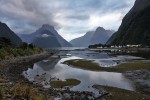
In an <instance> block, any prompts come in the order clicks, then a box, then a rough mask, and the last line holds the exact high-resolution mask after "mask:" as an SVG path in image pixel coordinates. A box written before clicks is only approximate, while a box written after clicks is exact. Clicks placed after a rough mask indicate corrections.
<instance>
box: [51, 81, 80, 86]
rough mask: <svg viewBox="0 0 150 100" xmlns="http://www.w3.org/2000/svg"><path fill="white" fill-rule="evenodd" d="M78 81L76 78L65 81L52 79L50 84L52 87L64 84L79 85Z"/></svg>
mask: <svg viewBox="0 0 150 100" xmlns="http://www.w3.org/2000/svg"><path fill="white" fill-rule="evenodd" d="M79 84H80V81H79V80H77V79H66V81H52V82H50V85H51V86H52V87H53V88H63V87H65V86H76V85H79Z"/></svg>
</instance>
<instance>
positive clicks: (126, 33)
mask: <svg viewBox="0 0 150 100" xmlns="http://www.w3.org/2000/svg"><path fill="white" fill-rule="evenodd" d="M107 44H111V45H127V44H143V45H150V0H136V2H135V4H134V6H133V8H132V9H131V10H130V11H129V13H128V14H127V15H126V16H125V17H124V19H123V21H122V24H121V26H120V28H119V30H118V31H117V32H116V33H114V34H113V36H112V37H111V38H110V39H109V40H108V41H107Z"/></svg>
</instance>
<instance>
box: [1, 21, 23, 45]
mask: <svg viewBox="0 0 150 100" xmlns="http://www.w3.org/2000/svg"><path fill="white" fill-rule="evenodd" d="M0 38H7V39H9V40H10V42H11V44H13V45H20V44H21V43H22V40H21V39H20V38H19V37H18V36H17V35H16V34H15V33H14V32H13V31H12V30H11V29H10V28H9V27H8V26H7V25H6V24H5V23H2V22H0Z"/></svg>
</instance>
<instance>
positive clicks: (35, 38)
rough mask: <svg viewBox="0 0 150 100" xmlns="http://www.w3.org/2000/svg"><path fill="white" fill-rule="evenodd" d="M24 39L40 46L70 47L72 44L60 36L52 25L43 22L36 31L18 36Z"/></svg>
mask: <svg viewBox="0 0 150 100" xmlns="http://www.w3.org/2000/svg"><path fill="white" fill-rule="evenodd" d="M20 37H21V38H22V39H23V40H24V41H26V42H28V43H33V44H34V45H35V46H37V47H41V48H54V47H71V46H72V45H71V44H70V43H69V42H67V41H66V40H65V39H64V38H62V37H61V36H60V35H59V34H58V32H57V31H56V30H55V29H54V27H53V26H50V25H48V24H44V25H43V26H42V27H41V28H40V29H38V30H37V31H36V32H34V33H32V34H28V35H21V36H20Z"/></svg>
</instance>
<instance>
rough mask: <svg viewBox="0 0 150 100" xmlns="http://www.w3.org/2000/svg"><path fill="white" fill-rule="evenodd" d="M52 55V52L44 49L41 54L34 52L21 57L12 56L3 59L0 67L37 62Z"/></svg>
mask: <svg viewBox="0 0 150 100" xmlns="http://www.w3.org/2000/svg"><path fill="white" fill-rule="evenodd" d="M51 55H52V54H51V53H49V52H47V51H43V52H41V53H39V54H33V55H30V56H21V57H14V58H10V59H5V60H1V61H0V68H7V67H10V66H12V65H13V66H19V65H24V64H30V63H35V62H38V61H40V60H42V59H45V58H47V57H49V56H51Z"/></svg>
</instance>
